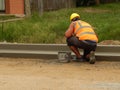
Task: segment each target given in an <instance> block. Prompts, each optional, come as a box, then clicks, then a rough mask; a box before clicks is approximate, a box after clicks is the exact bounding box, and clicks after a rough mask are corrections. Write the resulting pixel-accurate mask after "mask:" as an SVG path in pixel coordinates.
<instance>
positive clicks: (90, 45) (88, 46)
mask: <svg viewBox="0 0 120 90" xmlns="http://www.w3.org/2000/svg"><path fill="white" fill-rule="evenodd" d="M66 41H67V45H68V46H75V47H77V48H80V49H83V50H84V53H83V58H86V56H87V55H88V54H89V53H90V52H91V51H95V50H96V47H97V43H96V42H94V41H91V40H84V41H83V40H79V39H78V38H77V37H75V36H72V37H69V38H67V40H66Z"/></svg>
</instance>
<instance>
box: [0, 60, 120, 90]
mask: <svg viewBox="0 0 120 90" xmlns="http://www.w3.org/2000/svg"><path fill="white" fill-rule="evenodd" d="M0 90H120V62H119V61H97V62H96V63H95V64H93V65H91V64H89V63H88V62H70V63H59V62H58V61H57V60H41V59H21V58H0Z"/></svg>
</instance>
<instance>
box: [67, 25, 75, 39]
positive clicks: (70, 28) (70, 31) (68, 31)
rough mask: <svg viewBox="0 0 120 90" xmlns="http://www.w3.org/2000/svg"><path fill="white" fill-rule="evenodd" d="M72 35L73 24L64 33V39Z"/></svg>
mask: <svg viewBox="0 0 120 90" xmlns="http://www.w3.org/2000/svg"><path fill="white" fill-rule="evenodd" d="M73 33H74V23H71V24H70V26H69V28H68V30H67V31H66V32H65V37H66V38H69V37H71V36H72V35H73Z"/></svg>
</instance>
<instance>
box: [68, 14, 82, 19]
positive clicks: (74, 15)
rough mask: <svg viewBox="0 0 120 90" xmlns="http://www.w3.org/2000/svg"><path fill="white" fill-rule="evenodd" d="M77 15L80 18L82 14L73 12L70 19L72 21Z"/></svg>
mask: <svg viewBox="0 0 120 90" xmlns="http://www.w3.org/2000/svg"><path fill="white" fill-rule="evenodd" d="M76 17H78V18H80V15H79V14H77V13H72V14H71V16H70V21H72V19H74V18H76Z"/></svg>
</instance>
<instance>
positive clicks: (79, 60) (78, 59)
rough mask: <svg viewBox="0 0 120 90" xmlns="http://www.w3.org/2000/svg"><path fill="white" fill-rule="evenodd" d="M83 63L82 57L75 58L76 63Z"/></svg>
mask: <svg viewBox="0 0 120 90" xmlns="http://www.w3.org/2000/svg"><path fill="white" fill-rule="evenodd" d="M83 61H85V60H84V59H83V58H82V57H81V58H76V62H83Z"/></svg>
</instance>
